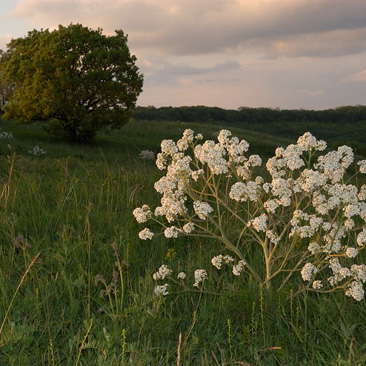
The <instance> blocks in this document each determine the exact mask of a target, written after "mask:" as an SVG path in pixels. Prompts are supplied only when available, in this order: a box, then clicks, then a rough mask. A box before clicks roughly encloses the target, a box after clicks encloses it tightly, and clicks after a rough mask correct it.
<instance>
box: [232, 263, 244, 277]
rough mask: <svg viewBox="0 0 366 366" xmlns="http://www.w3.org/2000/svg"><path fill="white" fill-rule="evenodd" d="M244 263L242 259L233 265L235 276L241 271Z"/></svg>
mask: <svg viewBox="0 0 366 366" xmlns="http://www.w3.org/2000/svg"><path fill="white" fill-rule="evenodd" d="M245 265H246V262H245V261H244V260H241V261H239V262H238V264H236V265H234V266H233V274H234V275H235V276H240V274H241V272H243V270H244V267H245Z"/></svg>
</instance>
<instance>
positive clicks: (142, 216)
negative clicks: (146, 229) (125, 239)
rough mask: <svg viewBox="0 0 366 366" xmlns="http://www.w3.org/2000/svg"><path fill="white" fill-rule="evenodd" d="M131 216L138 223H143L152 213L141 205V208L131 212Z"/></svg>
mask: <svg viewBox="0 0 366 366" xmlns="http://www.w3.org/2000/svg"><path fill="white" fill-rule="evenodd" d="M132 213H133V216H135V218H136V221H137V222H138V223H140V224H141V223H144V222H146V221H148V220H149V219H150V218H151V215H152V212H151V210H150V207H149V206H148V205H143V206H142V207H141V208H140V207H137V208H135V209H134V210H133V212H132Z"/></svg>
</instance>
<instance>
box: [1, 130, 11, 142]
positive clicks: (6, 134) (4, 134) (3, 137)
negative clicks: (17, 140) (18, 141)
mask: <svg viewBox="0 0 366 366" xmlns="http://www.w3.org/2000/svg"><path fill="white" fill-rule="evenodd" d="M12 138H14V136H13V134H12V133H11V132H5V131H3V132H0V140H11V139H12Z"/></svg>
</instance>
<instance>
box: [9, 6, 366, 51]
mask: <svg viewBox="0 0 366 366" xmlns="http://www.w3.org/2000/svg"><path fill="white" fill-rule="evenodd" d="M12 14H13V16H15V17H23V18H24V17H26V18H29V20H30V21H31V23H32V24H33V25H34V26H35V27H37V28H38V27H49V28H52V27H56V26H57V25H58V24H59V23H62V24H64V25H65V24H69V23H70V22H74V23H75V22H81V23H82V24H84V25H87V26H90V27H93V28H95V27H102V28H103V29H104V30H105V31H106V32H107V33H111V32H113V30H114V29H123V30H125V31H126V32H127V33H129V34H130V41H131V43H132V45H133V47H134V48H144V49H147V48H149V49H155V50H156V51H158V52H161V53H165V54H175V55H188V54H191V55H194V54H206V53H215V52H231V53H235V52H244V51H247V50H251V49H255V50H259V51H260V52H262V53H263V54H264V55H265V56H266V57H277V56H278V55H289V56H290V57H297V56H298V55H300V56H304V55H305V56H313V55H314V54H316V53H317V52H319V54H321V55H322V54H324V55H325V56H327V55H333V54H338V55H344V54H348V53H349V52H351V53H357V52H361V50H362V47H364V43H363V42H361V41H360V40H359V38H357V37H359V36H363V35H364V33H365V28H364V26H365V24H366V12H365V2H364V0H347V1H344V0H322V1H309V0H199V1H197V0H175V1H173V0H109V1H108V3H106V2H105V0H20V1H18V3H17V6H16V8H15V10H14V11H13V13H12ZM360 29H361V30H360ZM319 35H320V38H319ZM364 38H365V37H364ZM349 40H351V45H349V44H348V41H349ZM314 42H315V44H314ZM333 47H334V48H335V50H334V51H332V49H333ZM268 48H269V49H270V51H271V52H268ZM363 49H364V48H363Z"/></svg>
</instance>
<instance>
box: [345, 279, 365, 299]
mask: <svg viewBox="0 0 366 366" xmlns="http://www.w3.org/2000/svg"><path fill="white" fill-rule="evenodd" d="M345 294H346V296H350V297H353V298H354V299H355V300H356V301H361V300H362V299H363V298H364V296H365V291H364V289H363V287H362V283H361V282H359V281H352V282H351V284H350V285H349V286H348V288H347V290H346V292H345Z"/></svg>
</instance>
